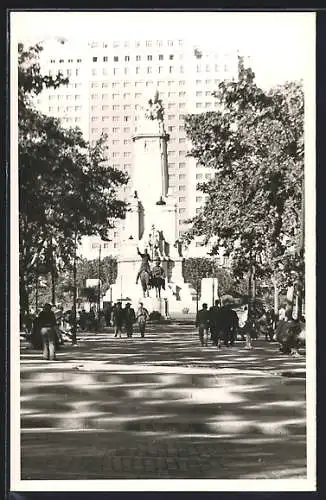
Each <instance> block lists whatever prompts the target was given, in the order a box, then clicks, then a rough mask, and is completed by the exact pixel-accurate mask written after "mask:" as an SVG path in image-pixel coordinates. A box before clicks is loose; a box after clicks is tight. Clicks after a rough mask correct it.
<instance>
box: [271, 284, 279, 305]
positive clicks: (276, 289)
mask: <svg viewBox="0 0 326 500" xmlns="http://www.w3.org/2000/svg"><path fill="white" fill-rule="evenodd" d="M272 281H273V285H274V312H275V314H277V313H278V310H279V289H278V286H277V279H276V278H275V277H274V278H273V279H272Z"/></svg>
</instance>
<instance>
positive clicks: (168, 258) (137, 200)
mask: <svg viewBox="0 0 326 500" xmlns="http://www.w3.org/2000/svg"><path fill="white" fill-rule="evenodd" d="M144 111H145V112H144V117H143V120H142V121H141V122H140V123H139V127H138V132H137V134H136V135H135V136H134V137H133V143H134V153H135V154H134V165H133V171H132V192H133V193H134V194H133V197H132V198H131V199H130V200H129V211H128V212H127V216H126V224H125V230H124V234H123V237H122V246H121V249H120V255H119V258H118V275H117V280H116V283H115V284H114V285H113V286H112V292H111V293H112V299H113V300H114V301H116V300H119V299H126V298H129V299H130V301H132V302H133V304H134V306H137V303H138V302H139V301H142V302H143V303H144V304H145V305H146V307H147V308H148V309H149V311H152V310H158V311H159V312H161V313H162V314H163V313H165V312H166V310H167V309H168V310H169V312H170V313H173V312H181V311H182V310H183V309H188V310H189V311H190V312H193V309H194V305H195V303H194V301H193V298H192V297H193V293H194V291H193V290H192V289H191V288H190V286H189V285H187V284H186V283H185V282H184V279H183V275H182V260H183V256H182V248H181V245H180V244H179V242H178V241H177V238H178V233H177V205H176V199H175V198H174V197H173V196H172V195H171V193H170V192H169V178H168V157H167V143H168V140H169V135H168V134H167V133H166V131H165V128H164V119H163V105H162V101H161V100H160V99H159V94H158V92H155V95H154V97H153V98H149V99H148V106H147V108H146V109H145V110H144ZM145 250H147V252H148V254H149V256H150V258H151V261H152V262H153V263H154V262H155V260H156V259H157V258H159V259H160V261H161V265H162V267H163V269H164V270H165V274H166V286H165V291H162V295H161V297H162V298H161V300H158V299H156V298H155V297H156V295H155V291H154V290H151V291H150V297H149V298H144V297H143V291H142V288H141V286H140V284H136V277H137V273H138V271H139V268H140V264H141V258H140V253H144V252H145Z"/></svg>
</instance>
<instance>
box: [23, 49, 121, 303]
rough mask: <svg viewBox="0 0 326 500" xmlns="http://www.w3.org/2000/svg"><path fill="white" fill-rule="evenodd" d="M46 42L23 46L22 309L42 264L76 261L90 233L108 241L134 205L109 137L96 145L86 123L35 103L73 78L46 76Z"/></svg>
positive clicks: (52, 264)
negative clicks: (123, 194) (125, 193)
mask: <svg viewBox="0 0 326 500" xmlns="http://www.w3.org/2000/svg"><path fill="white" fill-rule="evenodd" d="M41 50H42V48H41V47H40V46H36V47H30V48H28V49H27V50H26V49H25V48H24V47H23V45H19V60H18V72H19V79H18V113H19V116H18V118H19V183H20V195H19V223H20V224H19V225H20V278H21V280H20V281H21V301H22V307H23V308H25V309H26V308H27V307H28V293H27V291H28V285H29V284H30V283H33V282H34V280H35V273H36V272H37V270H36V266H37V262H38V265H40V264H42V265H43V266H45V267H47V268H48V270H49V269H50V268H52V269H53V267H55V268H56V269H57V268H58V266H59V265H61V267H64V266H69V265H71V263H72V258H73V255H74V252H75V248H76V245H77V244H78V243H79V242H80V239H81V237H82V236H86V235H99V236H100V237H101V238H102V239H103V240H105V239H108V231H109V230H110V229H111V228H112V227H114V221H115V219H119V218H124V216H125V212H126V205H125V203H124V202H123V201H121V200H119V199H118V198H117V191H118V188H119V187H120V186H121V185H123V184H126V183H127V182H128V177H127V175H126V174H124V173H123V172H121V171H120V170H118V169H115V168H113V167H111V166H108V165H107V164H106V160H107V158H106V155H105V140H106V137H104V136H102V137H101V138H100V139H99V141H97V143H96V144H95V146H91V145H90V144H89V143H88V142H87V141H86V140H85V139H84V138H83V135H82V132H81V130H79V129H78V128H74V129H72V128H71V129H67V128H64V127H63V126H62V125H61V123H60V120H58V119H56V118H53V117H49V116H45V115H44V114H42V113H40V112H39V111H38V110H37V109H35V107H34V105H33V97H35V96H36V95H38V94H39V93H40V92H41V91H42V90H43V89H44V88H49V87H53V88H57V87H59V86H60V85H65V84H67V82H68V81H67V80H66V79H63V78H62V75H61V74H60V73H59V74H58V75H57V76H56V77H55V78H52V77H51V76H47V75H42V73H41V68H40V64H39V61H38V56H39V53H40V51H41Z"/></svg>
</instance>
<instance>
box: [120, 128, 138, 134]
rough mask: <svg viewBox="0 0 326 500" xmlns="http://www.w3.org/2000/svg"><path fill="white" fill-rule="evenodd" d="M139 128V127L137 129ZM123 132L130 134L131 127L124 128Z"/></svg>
mask: <svg viewBox="0 0 326 500" xmlns="http://www.w3.org/2000/svg"><path fill="white" fill-rule="evenodd" d="M136 128H137V127H136ZM123 131H124V132H125V133H126V134H128V133H129V132H130V127H124V129H123Z"/></svg>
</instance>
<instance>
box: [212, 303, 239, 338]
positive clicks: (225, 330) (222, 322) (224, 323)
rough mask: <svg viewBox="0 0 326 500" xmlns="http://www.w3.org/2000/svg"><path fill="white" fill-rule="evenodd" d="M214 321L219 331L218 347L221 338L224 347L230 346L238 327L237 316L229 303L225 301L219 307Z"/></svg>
mask: <svg viewBox="0 0 326 500" xmlns="http://www.w3.org/2000/svg"><path fill="white" fill-rule="evenodd" d="M216 322H217V325H218V327H217V328H218V332H219V333H218V347H220V343H221V339H222V340H223V342H224V345H225V346H226V347H228V346H229V345H231V346H232V345H233V344H234V342H235V340H236V336H237V331H238V328H239V318H238V315H237V313H236V312H235V311H233V309H232V308H231V305H230V304H228V303H225V304H223V306H222V307H221V308H220V309H219V311H218V313H217V318H216Z"/></svg>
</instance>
